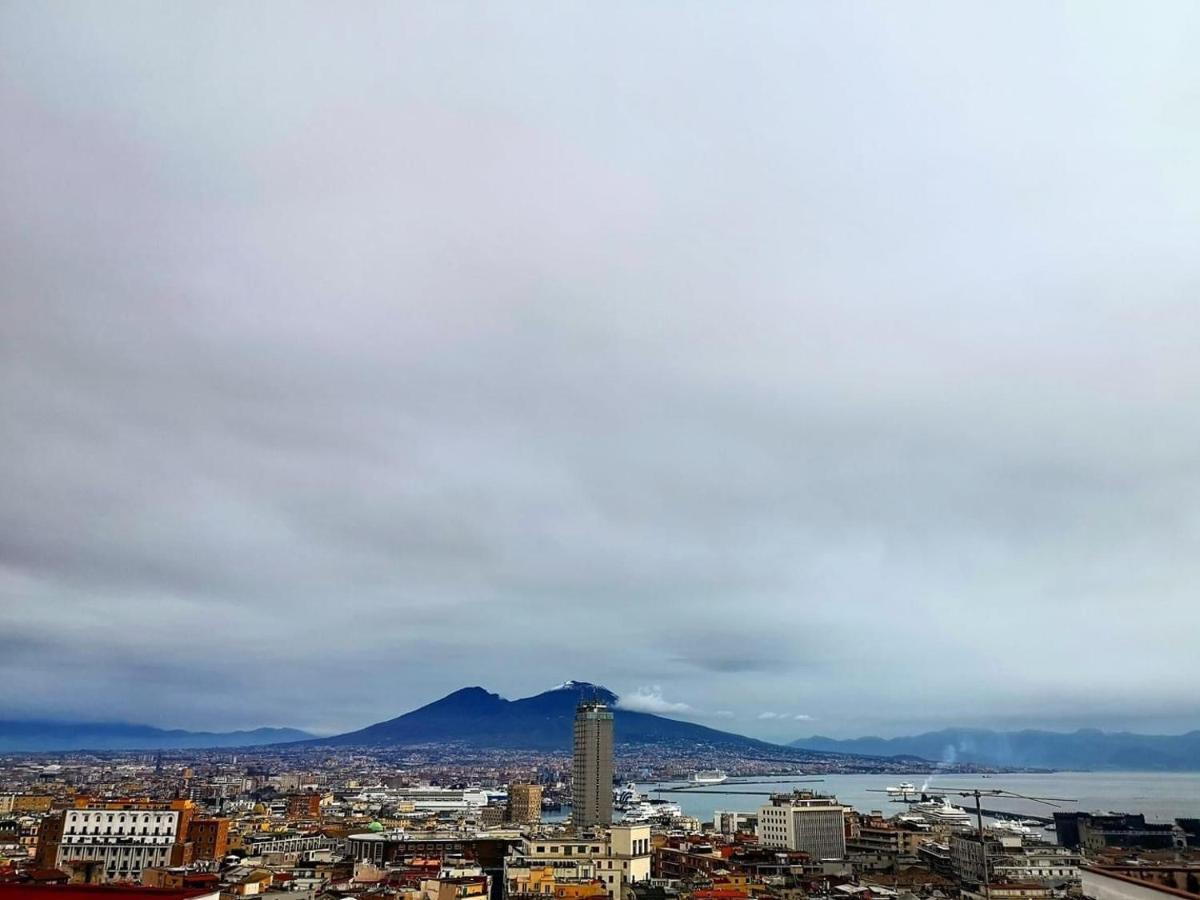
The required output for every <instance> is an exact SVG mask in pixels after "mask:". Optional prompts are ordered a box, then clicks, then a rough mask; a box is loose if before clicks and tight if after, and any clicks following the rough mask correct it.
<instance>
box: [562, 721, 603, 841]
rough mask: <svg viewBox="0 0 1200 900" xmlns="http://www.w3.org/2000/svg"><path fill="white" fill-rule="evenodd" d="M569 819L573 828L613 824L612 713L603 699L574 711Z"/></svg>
mask: <svg viewBox="0 0 1200 900" xmlns="http://www.w3.org/2000/svg"><path fill="white" fill-rule="evenodd" d="M573 762H574V765H573V768H572V778H573V781H572V807H571V822H572V823H573V824H574V825H575V827H576V828H590V827H592V826H595V825H610V824H612V809H613V795H612V792H613V714H612V712H611V711H610V710H609V709H608V707H607V706H605V705H604V704H603V703H599V702H584V703H581V704H579V708H578V709H577V710H576V711H575V744H574V760H573Z"/></svg>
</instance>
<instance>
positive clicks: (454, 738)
mask: <svg viewBox="0 0 1200 900" xmlns="http://www.w3.org/2000/svg"><path fill="white" fill-rule="evenodd" d="M584 699H597V700H601V701H603V702H604V703H606V704H608V705H609V706H610V707H611V708H612V711H613V715H614V718H615V722H614V737H615V741H616V743H617V745H618V746H620V745H626V746H628V745H642V746H644V745H672V744H678V745H685V744H686V745H688V746H689V747H693V748H694V747H697V746H705V747H708V748H711V749H714V750H724V751H733V752H742V753H747V754H759V755H762V756H768V755H769V756H773V757H775V758H779V757H786V758H795V759H797V760H799V759H801V758H802V756H801V755H800V754H811V755H812V756H814V757H819V758H830V759H832V758H839V757H857V756H859V754H845V753H826V752H821V751H816V752H813V751H807V750H803V751H798V750H796V749H794V748H789V747H786V746H784V745H782V744H772V743H769V742H767V741H761V740H758V739H756V738H750V737H746V736H744V735H740V734H734V733H732V732H727V731H720V730H718V729H715V728H710V727H708V726H707V725H699V724H697V723H694V722H686V721H682V720H679V719H669V718H666V717H665V716H658V715H654V714H652V713H645V712H639V711H636V710H629V709H623V708H621V706H620V701H619V698H618V696H617V695H616V694H614V693H613V692H612V691H610V690H608V689H607V688H605V687H603V686H602V685H597V684H592V683H590V682H586V681H574V680H572V681H567V682H565V683H564V684H561V685H559V686H557V687H555V688H552V689H550V690H548V691H543V692H542V693H540V694H535V695H533V696H530V697H522V698H518V699H516V700H507V699H505V698H504V697H501V696H500V695H499V694H494V693H492V692H490V691H487V690H486V689H484V688H482V687H478V686H475V687H470V688H460V689H459V690H457V691H454V692H452V693H450V694H447V695H446V696H445V697H442V698H440V699H438V700H434V701H433V702H431V703H427V704H425V705H424V706H421V707H418V708H417V709H414V710H411V711H409V712H407V713H404V714H402V715H399V716H396V717H394V718H392V719H387V720H384V721H382V722H376V723H374V724H373V725H368V726H366V727H365V728H360V729H357V730H355V731H350V732H346V733H344V734H338V735H332V736H330V737H325V738H315V739H313V740H309V741H304V742H303V743H302V744H294V745H293V746H312V747H337V746H343V747H349V746H360V747H403V746H412V745H420V744H428V743H441V744H447V743H463V744H470V745H471V746H473V747H476V748H489V749H528V750H556V749H557V750H561V749H568V748H569V747H570V746H571V733H572V727H573V722H574V717H575V709H576V707H577V706H578V704H579V701H580V700H584ZM862 762H863V763H864V764H867V763H881V762H883V760H875V759H873V760H870V761H865V760H864V761H862ZM922 762H923V764H924V765H928V764H929V763H928V762H926V761H922Z"/></svg>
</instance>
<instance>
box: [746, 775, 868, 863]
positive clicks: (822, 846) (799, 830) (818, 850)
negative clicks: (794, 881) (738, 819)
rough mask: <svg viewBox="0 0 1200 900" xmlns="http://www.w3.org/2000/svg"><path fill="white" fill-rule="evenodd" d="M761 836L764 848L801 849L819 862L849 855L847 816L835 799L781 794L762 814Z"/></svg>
mask: <svg viewBox="0 0 1200 900" xmlns="http://www.w3.org/2000/svg"><path fill="white" fill-rule="evenodd" d="M757 833H758V842H759V843H760V844H761V845H762V846H763V847H769V848H775V849H779V850H799V851H802V852H804V853H807V854H808V855H809V856H811V857H812V858H813V859H818V860H819V859H843V858H845V856H846V816H845V812H844V811H843V807H842V805H841V804H840V803H838V802H837V799H836V798H834V797H822V796H820V795H817V794H813V793H810V792H808V791H800V792H797V793H795V794H777V795H776V796H774V797H772V798H771V802H770V803H769V804H767V805H766V806H764V807H762V808H761V809H760V810H759V811H758V828H757Z"/></svg>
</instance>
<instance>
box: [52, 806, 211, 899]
mask: <svg viewBox="0 0 1200 900" xmlns="http://www.w3.org/2000/svg"><path fill="white" fill-rule="evenodd" d="M193 811H194V806H193V805H192V802H191V801H190V800H175V801H170V802H167V803H160V802H138V801H129V802H103V803H96V804H91V803H89V802H88V801H86V800H82V801H80V805H79V806H78V807H76V808H75V809H69V810H66V811H65V812H64V813H63V814H62V818H61V822H60V823H57V824H56V825H55V826H52V827H53V828H54V831H55V832H57V831H58V829H61V833H59V834H57V841H52V840H47V843H46V852H45V854H44V855H42V854H39V855H40V858H41V860H42V861H43V862H45V863H48V864H50V865H51V867H52V868H61V867H62V866H64V865H65V866H69V867H71V868H72V869H76V870H79V869H84V870H87V871H88V872H89V875H88V880H90V881H95V882H101V883H103V882H112V881H139V880H140V879H141V877H142V871H143V870H144V869H149V868H156V867H162V866H169V865H180V864H182V863H184V862H187V861H188V860H187V859H186V858H185V843H184V837H185V835H186V830H187V828H188V826H189V825H190V823H191V817H192V813H193ZM47 837H48V838H50V835H49V834H48V835H47ZM52 844H56V846H55V847H54V849H53V851H51V846H52ZM51 852H52V853H53V856H54V859H53V862H52V863H51V861H50V859H49V856H50V855H51Z"/></svg>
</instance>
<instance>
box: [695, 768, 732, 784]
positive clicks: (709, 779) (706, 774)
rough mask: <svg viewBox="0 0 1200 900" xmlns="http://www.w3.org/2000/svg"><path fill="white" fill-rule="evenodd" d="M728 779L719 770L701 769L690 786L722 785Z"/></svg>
mask: <svg viewBox="0 0 1200 900" xmlns="http://www.w3.org/2000/svg"><path fill="white" fill-rule="evenodd" d="M728 778H729V776H728V775H726V774H725V773H724V772H722V771H721V770H720V769H701V770H700V771H699V772H697V773H696V774H694V775H693V776H692V777H691V779H690V781H691V783H692V784H724V783H725V781H726V779H728Z"/></svg>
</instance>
